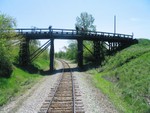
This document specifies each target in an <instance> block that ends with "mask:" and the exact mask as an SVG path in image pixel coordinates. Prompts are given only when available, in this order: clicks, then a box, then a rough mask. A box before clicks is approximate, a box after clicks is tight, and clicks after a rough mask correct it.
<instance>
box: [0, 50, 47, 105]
mask: <svg viewBox="0 0 150 113" xmlns="http://www.w3.org/2000/svg"><path fill="white" fill-rule="evenodd" d="M18 50H19V49H18V48H13V49H12V51H13V52H12V54H13V56H14V57H12V60H14V61H15V56H16V55H17V54H18ZM34 64H35V66H36V67H37V68H39V69H46V68H47V66H49V61H48V60H45V59H43V58H41V57H39V58H38V59H37V60H36V61H35V62H34ZM41 78H42V76H41V75H39V74H38V73H36V74H31V73H29V72H28V71H27V70H23V69H21V68H20V67H17V66H15V65H13V73H12V75H11V77H10V78H0V106H1V105H3V104H5V103H6V102H7V101H8V100H10V99H11V98H12V97H14V96H17V95H20V94H23V93H24V92H25V91H26V90H27V89H29V88H31V86H33V84H35V83H36V82H37V81H38V80H40V79H41Z"/></svg>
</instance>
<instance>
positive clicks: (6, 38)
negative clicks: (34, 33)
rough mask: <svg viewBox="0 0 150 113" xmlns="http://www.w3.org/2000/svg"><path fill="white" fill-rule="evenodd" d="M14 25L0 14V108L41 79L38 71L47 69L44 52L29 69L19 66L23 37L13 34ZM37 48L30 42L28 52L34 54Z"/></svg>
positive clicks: (10, 19)
mask: <svg viewBox="0 0 150 113" xmlns="http://www.w3.org/2000/svg"><path fill="white" fill-rule="evenodd" d="M15 25H16V22H15V19H13V18H12V17H10V16H8V15H6V14H1V13H0V30H1V32H0V106H2V105H3V104H5V103H7V102H8V101H9V100H10V99H11V98H12V97H14V96H16V95H20V94H23V93H24V92H25V91H26V90H27V89H28V88H30V87H31V86H32V85H33V84H34V83H36V81H38V80H39V79H40V78H42V76H41V75H40V74H39V72H40V70H42V69H47V68H48V67H49V58H48V57H49V55H48V52H47V51H44V52H43V53H42V54H41V55H40V56H39V58H38V59H36V60H35V61H34V62H33V63H32V64H31V65H30V66H29V67H27V68H24V67H21V66H19V62H18V61H19V50H20V44H19V43H20V42H21V41H22V38H23V37H21V36H18V35H16V33H15V32H13V28H14V27H15ZM7 31H8V32H7ZM39 46H40V43H39V41H36V40H34V41H30V52H31V53H32V52H34V51H35V50H37V49H38V47H39Z"/></svg>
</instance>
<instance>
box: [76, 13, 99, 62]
mask: <svg viewBox="0 0 150 113" xmlns="http://www.w3.org/2000/svg"><path fill="white" fill-rule="evenodd" d="M94 20H95V19H94V17H93V16H92V15H91V14H88V13H87V12H82V13H81V14H80V17H77V18H76V23H75V27H76V29H78V30H83V31H96V26H95V25H94ZM83 44H84V45H85V46H86V47H87V48H88V50H90V51H92V52H93V42H90V41H84V42H83ZM88 50H87V49H85V48H84V53H83V56H84V59H85V62H89V60H93V56H92V55H91V53H90V52H89V51H88Z"/></svg>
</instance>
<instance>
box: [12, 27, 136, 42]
mask: <svg viewBox="0 0 150 113" xmlns="http://www.w3.org/2000/svg"><path fill="white" fill-rule="evenodd" d="M15 31H16V32H17V33H19V34H22V35H24V36H25V37H26V38H29V39H52V38H53V39H78V38H81V37H82V39H83V40H102V41H111V40H113V41H131V40H133V35H127V34H119V33H109V32H98V31H95V32H93V31H88V32H85V31H77V30H74V29H46V28H43V29H15Z"/></svg>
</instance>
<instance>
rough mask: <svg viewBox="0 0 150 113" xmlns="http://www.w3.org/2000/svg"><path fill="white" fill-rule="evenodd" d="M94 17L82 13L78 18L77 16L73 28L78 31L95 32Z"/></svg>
mask: <svg viewBox="0 0 150 113" xmlns="http://www.w3.org/2000/svg"><path fill="white" fill-rule="evenodd" d="M94 20H95V19H94V17H93V16H92V15H91V14H88V13H87V12H82V13H81V14H80V17H79V16H78V17H77V18H76V23H75V26H76V28H78V29H79V30H82V29H83V30H84V31H96V26H95V25H93V23H94Z"/></svg>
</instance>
